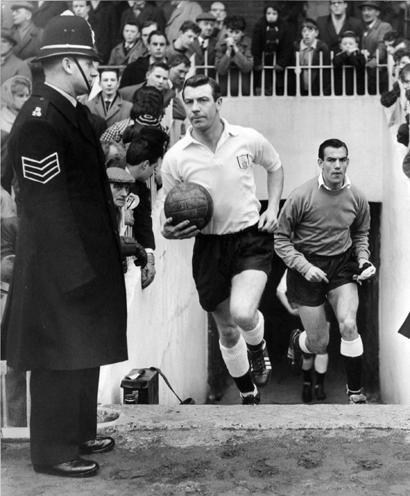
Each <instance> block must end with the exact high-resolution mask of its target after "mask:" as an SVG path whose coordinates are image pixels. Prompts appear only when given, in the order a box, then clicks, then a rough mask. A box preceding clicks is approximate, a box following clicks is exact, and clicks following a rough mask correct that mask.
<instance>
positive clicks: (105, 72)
mask: <svg viewBox="0 0 410 496" xmlns="http://www.w3.org/2000/svg"><path fill="white" fill-rule="evenodd" d="M119 85H120V82H119V75H118V71H117V70H115V69H110V68H108V69H102V70H101V72H100V86H101V92H100V93H99V94H98V95H97V96H96V97H95V98H93V99H92V100H89V101H87V102H86V103H85V104H86V105H87V107H88V108H89V109H90V111H91V113H92V114H96V115H99V116H100V117H103V118H104V119H105V122H106V123H107V127H110V126H112V125H113V124H114V122H118V121H121V120H123V119H126V118H127V117H129V116H130V111H131V108H132V104H131V103H130V102H127V101H125V100H123V98H122V97H121V95H120V94H119V93H118V87H119Z"/></svg>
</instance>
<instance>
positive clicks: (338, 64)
mask: <svg viewBox="0 0 410 496" xmlns="http://www.w3.org/2000/svg"><path fill="white" fill-rule="evenodd" d="M333 66H334V68H335V71H334V84H335V94H336V95H342V94H345V95H355V94H356V95H363V93H364V79H365V67H366V58H365V56H364V55H363V54H362V53H361V52H360V49H359V37H358V36H357V35H356V33H354V32H353V31H345V32H344V33H342V34H341V36H340V52H338V53H337V54H336V55H335V56H334V59H333Z"/></svg>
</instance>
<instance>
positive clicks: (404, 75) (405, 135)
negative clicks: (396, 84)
mask: <svg viewBox="0 0 410 496" xmlns="http://www.w3.org/2000/svg"><path fill="white" fill-rule="evenodd" d="M399 81H400V85H401V87H402V88H403V95H402V97H401V100H400V103H401V106H402V109H403V113H404V116H405V121H406V122H404V123H402V124H401V125H400V126H399V129H398V130H397V141H398V142H399V143H401V144H402V145H404V146H405V147H408V146H409V124H410V118H409V113H410V64H406V65H405V66H404V67H403V69H401V71H400V74H399Z"/></svg>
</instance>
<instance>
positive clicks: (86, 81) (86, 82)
mask: <svg viewBox="0 0 410 496" xmlns="http://www.w3.org/2000/svg"><path fill="white" fill-rule="evenodd" d="M72 57H73V60H74V62H75V63H76V65H77V67H78V70H79V71H80V73H81V75H82V76H83V79H84V81H85V84H86V85H87V90H88V93H90V92H91V86H90V83H89V82H88V79H87V78H86V77H85V74H84V71H83V68H82V67H81V65H80V63H79V62H78V59H77V57H75V56H72Z"/></svg>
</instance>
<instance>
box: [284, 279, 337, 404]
mask: <svg viewBox="0 0 410 496" xmlns="http://www.w3.org/2000/svg"><path fill="white" fill-rule="evenodd" d="M287 272H288V271H287V270H285V273H284V274H283V276H282V279H281V280H280V283H279V285H278V287H277V288H276V296H277V297H278V299H279V301H280V302H281V303H282V305H283V306H284V307H285V308H286V310H287V311H288V312H289V313H290V314H291V315H293V316H295V317H299V312H298V309H297V308H296V307H295V306H294V305H293V304H292V303H291V302H290V301H289V300H288V298H287V296H286V290H287V284H286V276H287ZM298 323H299V326H300V328H301V326H302V323H301V321H300V319H299V318H298ZM288 358H289V359H290V361H291V364H292V366H296V367H299V366H301V368H302V372H303V387H302V401H303V403H310V402H311V401H312V399H313V393H312V389H313V379H314V382H315V386H314V392H315V397H316V399H317V400H320V401H322V400H325V399H326V393H325V388H324V380H325V375H326V372H327V366H328V362H329V355H328V354H327V353H323V354H318V355H307V354H304V353H303V354H302V364H301V365H300V364H296V363H295V362H294V361H295V357H294V356H293V355H292V354H291V353H290V352H289V350H288ZM312 369H314V371H315V375H314V378H313V376H312Z"/></svg>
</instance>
